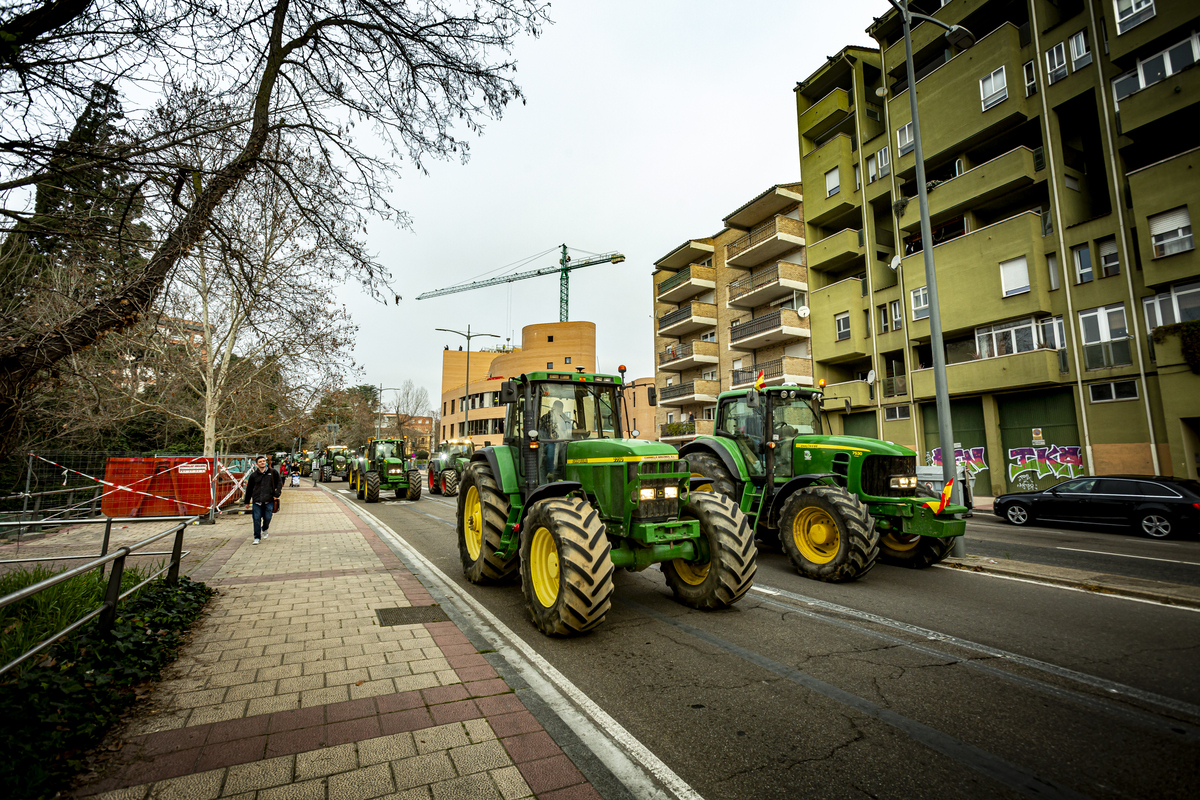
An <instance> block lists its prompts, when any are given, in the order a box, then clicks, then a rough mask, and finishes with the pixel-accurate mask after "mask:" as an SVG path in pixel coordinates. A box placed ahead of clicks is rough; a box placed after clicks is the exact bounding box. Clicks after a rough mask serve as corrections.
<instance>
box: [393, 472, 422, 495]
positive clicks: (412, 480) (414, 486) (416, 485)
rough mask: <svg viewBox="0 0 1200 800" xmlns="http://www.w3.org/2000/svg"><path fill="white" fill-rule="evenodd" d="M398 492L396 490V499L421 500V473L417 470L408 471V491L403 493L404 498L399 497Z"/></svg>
mask: <svg viewBox="0 0 1200 800" xmlns="http://www.w3.org/2000/svg"><path fill="white" fill-rule="evenodd" d="M400 494H401V493H400V490H399V489H397V490H396V499H398V500H399V499H404V500H420V499H421V473H420V471H418V470H415V469H410V470H409V471H408V490H407V492H405V493H404V497H403V498H401V497H400Z"/></svg>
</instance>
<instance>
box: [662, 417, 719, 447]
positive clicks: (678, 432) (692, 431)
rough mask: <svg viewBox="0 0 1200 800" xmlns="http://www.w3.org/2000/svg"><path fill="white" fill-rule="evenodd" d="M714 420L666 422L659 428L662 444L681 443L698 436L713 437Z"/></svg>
mask: <svg viewBox="0 0 1200 800" xmlns="http://www.w3.org/2000/svg"><path fill="white" fill-rule="evenodd" d="M712 432H713V420H711V419H695V420H690V421H688V422H664V423H663V424H662V425H659V426H658V440H659V441H660V442H681V441H687V440H690V439H695V438H696V437H697V436H702V435H707V436H712Z"/></svg>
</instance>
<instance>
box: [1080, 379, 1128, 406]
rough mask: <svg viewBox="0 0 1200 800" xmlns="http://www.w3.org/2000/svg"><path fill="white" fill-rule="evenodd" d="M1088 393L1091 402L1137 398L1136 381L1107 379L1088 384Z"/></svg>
mask: <svg viewBox="0 0 1200 800" xmlns="http://www.w3.org/2000/svg"><path fill="white" fill-rule="evenodd" d="M1088 395H1089V396H1090V397H1091V400H1092V402H1093V403H1111V402H1113V401H1114V400H1137V399H1138V389H1137V381H1108V382H1106V383H1092V384H1089V385H1088Z"/></svg>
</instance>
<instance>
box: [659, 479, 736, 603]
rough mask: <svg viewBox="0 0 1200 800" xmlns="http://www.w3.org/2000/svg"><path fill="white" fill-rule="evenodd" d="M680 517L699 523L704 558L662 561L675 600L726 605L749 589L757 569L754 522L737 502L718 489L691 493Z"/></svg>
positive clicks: (700, 543) (733, 601) (700, 544)
mask: <svg viewBox="0 0 1200 800" xmlns="http://www.w3.org/2000/svg"><path fill="white" fill-rule="evenodd" d="M680 518H681V519H695V520H699V522H700V537H701V542H699V543H698V544H699V546H700V548H702V549H703V550H706V551H707V553H706V557H705V558H702V559H698V560H696V561H685V560H683V559H682V558H677V559H675V560H673V561H665V562H663V565H662V571H663V575H664V576H665V577H666V579H667V585H668V586H670V587H671V591H672V592H673V593H674V594H675V599H676V600H678V601H679V602H681V603H683V604H684V605H685V606H690V607H691V608H702V609H710V608H727V607H729V606H731V605H733V604H734V603H736V602H737V601H738V600H740V599H742V596H743V595H745V594H746V592H747V591H749V589H750V587H751V585H753V583H754V573H755V572H756V571H757V570H758V564H757V559H758V547H757V546H756V545H755V544H754V532H753V531H752V530H750V520H749V519H747V518H746V515H745V514H743V513H742V510H741V509H740V508H738V507H737V505H736V504H735V503H734V502H733V500H732V499H731V498H729V497H726V496H725V495H722V494H718V493H716V492H693V493H692V494H691V495H690V496H689V497H688V502H687V505H685V506H684V507H683V513H682V514H680Z"/></svg>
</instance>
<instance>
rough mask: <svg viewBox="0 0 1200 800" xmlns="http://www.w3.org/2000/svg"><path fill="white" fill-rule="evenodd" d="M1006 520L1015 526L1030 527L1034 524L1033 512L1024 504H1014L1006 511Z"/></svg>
mask: <svg viewBox="0 0 1200 800" xmlns="http://www.w3.org/2000/svg"><path fill="white" fill-rule="evenodd" d="M1004 518H1005V519H1006V520H1008V521H1009V522H1011V523H1012V524H1013V525H1018V526H1020V525H1028V524H1030V523H1031V522H1033V512H1032V511H1030V509H1029V506H1027V505H1025V504H1024V503H1012V504H1010V505H1009V506H1008V508H1006V509H1004Z"/></svg>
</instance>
